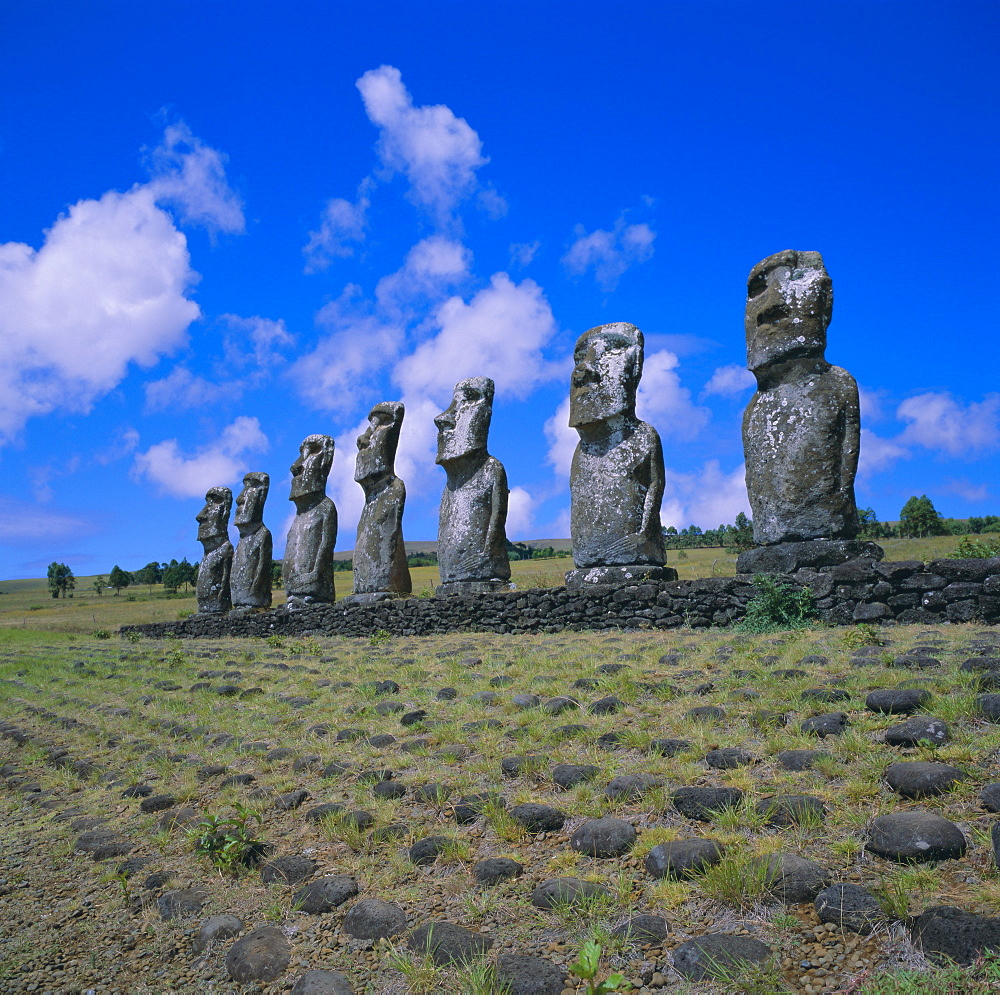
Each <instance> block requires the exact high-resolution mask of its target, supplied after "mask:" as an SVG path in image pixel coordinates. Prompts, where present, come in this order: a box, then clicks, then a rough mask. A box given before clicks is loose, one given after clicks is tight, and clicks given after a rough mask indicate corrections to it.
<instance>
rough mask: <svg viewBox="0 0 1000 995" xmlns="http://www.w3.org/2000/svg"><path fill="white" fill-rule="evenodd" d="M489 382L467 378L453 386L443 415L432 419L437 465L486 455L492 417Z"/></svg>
mask: <svg viewBox="0 0 1000 995" xmlns="http://www.w3.org/2000/svg"><path fill="white" fill-rule="evenodd" d="M493 391H494V386H493V381H492V380H490V378H489V377H471V378H470V379H468V380H460V381H459V382H458V383H457V384H455V393H454V394H453V395H452V399H451V404H450V405H449V406H448V408H447V410H446V411H442V412H441V414H439V415H438V416H437V418H435V419H434V424H435V425H436V426H437V430H438V451H437V460H436V461H435V462H437V463H447V462H448V461H449V460H454V459H458V458H459V457H461V456H468V455H469V454H470V453H474V452H477V451H479V450H481V451H483V452H485V451H486V442H487V439H488V437H489V433H490V420H491V418H492V417H493Z"/></svg>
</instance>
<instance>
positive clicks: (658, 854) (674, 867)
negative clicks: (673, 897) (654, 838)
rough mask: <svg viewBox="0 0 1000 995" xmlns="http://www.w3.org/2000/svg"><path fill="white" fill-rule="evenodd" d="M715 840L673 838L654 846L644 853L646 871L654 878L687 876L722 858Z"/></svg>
mask: <svg viewBox="0 0 1000 995" xmlns="http://www.w3.org/2000/svg"><path fill="white" fill-rule="evenodd" d="M723 852H724V851H723V848H722V846H721V845H720V844H718V843H716V842H715V840H673V841H671V842H670V843H660V844H658V845H657V846H654V847H653V848H652V849H651V850H650V851H649V853H648V854H647V855H646V861H645V867H646V871H647V872H648V873H649V874H650V875H651V876H652V877H654V878H687V877H691V876H692V875H693V874H697V873H698V872H699V871H703V870H705V868H706V867H711V866H712V864H717V863H718V862H719V861H720V860H722V855H723Z"/></svg>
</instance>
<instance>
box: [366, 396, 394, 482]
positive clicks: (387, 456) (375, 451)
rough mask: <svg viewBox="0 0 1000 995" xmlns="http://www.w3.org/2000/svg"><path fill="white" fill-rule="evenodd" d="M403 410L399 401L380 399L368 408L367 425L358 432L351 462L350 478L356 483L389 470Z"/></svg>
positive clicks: (381, 475)
mask: <svg viewBox="0 0 1000 995" xmlns="http://www.w3.org/2000/svg"><path fill="white" fill-rule="evenodd" d="M405 410H406V409H405V408H404V407H403V405H402V403H401V402H400V401H384V402H383V403H382V404H376V405H375V407H374V408H372V409H371V411H369V412H368V428H367V429H365V431H364V432H363V433H362V434H361V435H359V436H358V458H357V461H356V462H355V464H354V479H355V480H356V481H357V482H358V483H359V484H360V483H362V482H363V481H366V480H376V479H378V478H379V477H386V476H389V475H390V474H391V473H392V472H393V468H394V464H395V462H396V446H397V445H398V444H399V430H400V428H401V427H402V424H403V415H404V413H405Z"/></svg>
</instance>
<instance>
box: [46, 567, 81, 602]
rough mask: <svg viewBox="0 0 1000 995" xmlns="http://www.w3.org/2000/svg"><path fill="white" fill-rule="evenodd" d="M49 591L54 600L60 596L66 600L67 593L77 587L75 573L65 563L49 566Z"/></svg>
mask: <svg viewBox="0 0 1000 995" xmlns="http://www.w3.org/2000/svg"><path fill="white" fill-rule="evenodd" d="M48 580H49V590H50V591H51V592H52V597H53V598H58V597H59V595H60V594H62V596H63V597H64V598H65V597H66V592H67V591H72V590H73V589H74V588H75V587H76V579H75V578H74V577H73V571H72V570H70V568H69V567H68V566H66V564H65V563H56V562H55V561H53V562H52V563H50V564H49V572H48Z"/></svg>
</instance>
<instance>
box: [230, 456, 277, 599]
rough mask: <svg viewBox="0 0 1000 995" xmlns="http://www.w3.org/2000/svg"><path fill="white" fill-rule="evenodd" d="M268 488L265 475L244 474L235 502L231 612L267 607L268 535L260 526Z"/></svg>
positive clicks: (269, 557)
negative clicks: (237, 538) (236, 536)
mask: <svg viewBox="0 0 1000 995" xmlns="http://www.w3.org/2000/svg"><path fill="white" fill-rule="evenodd" d="M270 486H271V478H270V477H269V476H268V475H267V474H266V473H259V472H256V471H255V472H252V473H248V474H246V476H244V478H243V490H242V491H240V493H239V496H238V497H237V498H236V520H235V521H236V528H238V529H239V530H240V541H239V542H238V543H237V544H236V555H235V556H234V557H233V575H232V591H233V610H234V611H247V610H249V609H251V608H270V607H271V532H270V530H269V529H268V528H267V526H266V525H264V502H265V501H266V500H267V491H268V488H269V487H270Z"/></svg>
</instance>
